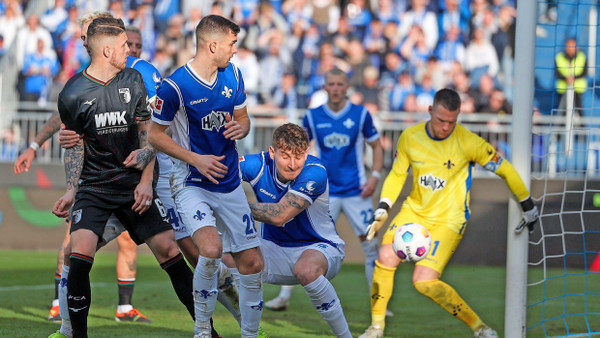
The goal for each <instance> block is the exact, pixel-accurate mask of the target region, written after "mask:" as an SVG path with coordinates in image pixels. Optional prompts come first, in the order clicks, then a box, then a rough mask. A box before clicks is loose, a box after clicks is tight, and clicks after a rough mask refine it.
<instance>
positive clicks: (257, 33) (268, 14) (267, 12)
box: [244, 1, 289, 58]
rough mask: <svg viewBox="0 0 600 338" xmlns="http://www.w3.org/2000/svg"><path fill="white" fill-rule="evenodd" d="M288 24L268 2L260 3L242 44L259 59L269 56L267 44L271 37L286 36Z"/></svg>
mask: <svg viewBox="0 0 600 338" xmlns="http://www.w3.org/2000/svg"><path fill="white" fill-rule="evenodd" d="M288 31H289V26H288V23H287V22H286V21H285V19H284V18H283V16H282V15H281V14H279V13H277V11H276V10H275V9H274V8H273V6H272V5H271V3H270V2H268V1H265V2H262V3H261V4H260V6H259V8H258V16H257V18H256V22H255V23H254V24H252V25H250V27H248V32H247V35H246V38H245V39H244V42H245V44H246V46H247V47H248V49H250V50H252V51H253V52H254V53H256V55H257V56H258V57H259V58H262V57H263V56H264V55H267V54H269V43H270V40H271V38H272V37H273V35H276V34H286V33H287V32H288Z"/></svg>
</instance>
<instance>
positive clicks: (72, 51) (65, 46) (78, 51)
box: [52, 25, 90, 102]
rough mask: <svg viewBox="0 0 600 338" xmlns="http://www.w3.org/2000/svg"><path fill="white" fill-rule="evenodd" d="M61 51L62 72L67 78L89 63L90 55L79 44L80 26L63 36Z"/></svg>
mask: <svg viewBox="0 0 600 338" xmlns="http://www.w3.org/2000/svg"><path fill="white" fill-rule="evenodd" d="M61 51H62V55H61V59H62V71H63V72H64V73H65V74H66V76H68V77H69V78H70V77H71V76H73V75H75V74H76V73H79V72H80V71H82V70H83V69H84V68H85V67H86V66H87V65H88V64H89V63H90V55H89V54H88V52H87V49H86V48H85V46H84V45H83V44H82V43H81V26H80V25H77V28H76V29H75V30H74V31H72V32H71V33H70V34H69V35H66V34H63V40H62V41H61ZM57 97H58V96H57ZM52 102H55V101H52Z"/></svg>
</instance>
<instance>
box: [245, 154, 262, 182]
mask: <svg viewBox="0 0 600 338" xmlns="http://www.w3.org/2000/svg"><path fill="white" fill-rule="evenodd" d="M263 163H264V157H263V154H252V155H245V156H241V157H240V172H241V174H242V180H244V181H246V182H252V181H253V180H255V179H256V178H258V177H260V176H261V174H262V171H263Z"/></svg>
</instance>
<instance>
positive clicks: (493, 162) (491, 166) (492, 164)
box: [483, 153, 504, 172]
mask: <svg viewBox="0 0 600 338" xmlns="http://www.w3.org/2000/svg"><path fill="white" fill-rule="evenodd" d="M503 161H504V159H503V158H502V156H500V154H498V153H495V154H494V156H492V158H491V159H490V161H489V162H488V163H486V164H485V165H484V166H483V168H484V169H485V170H489V171H491V172H495V171H496V170H498V168H500V165H501V164H502V162H503Z"/></svg>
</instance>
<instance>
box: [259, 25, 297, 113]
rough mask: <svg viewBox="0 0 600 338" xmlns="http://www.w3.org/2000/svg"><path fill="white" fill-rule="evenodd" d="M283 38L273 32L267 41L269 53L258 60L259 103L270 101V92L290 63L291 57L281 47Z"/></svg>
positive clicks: (278, 83) (278, 82) (281, 35)
mask: <svg viewBox="0 0 600 338" xmlns="http://www.w3.org/2000/svg"><path fill="white" fill-rule="evenodd" d="M283 39H284V36H283V34H274V35H273V36H272V37H271V39H270V41H269V54H268V55H265V56H264V57H263V58H262V59H260V61H259V68H260V76H259V78H258V90H259V98H260V100H259V101H260V103H265V102H270V101H271V94H272V93H273V92H274V91H275V88H276V87H278V86H279V85H280V84H281V79H282V77H283V73H284V72H285V70H286V65H289V64H290V63H291V57H290V56H289V54H287V53H286V50H285V49H282V48H281V46H282V43H283ZM286 54H287V55H286Z"/></svg>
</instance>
